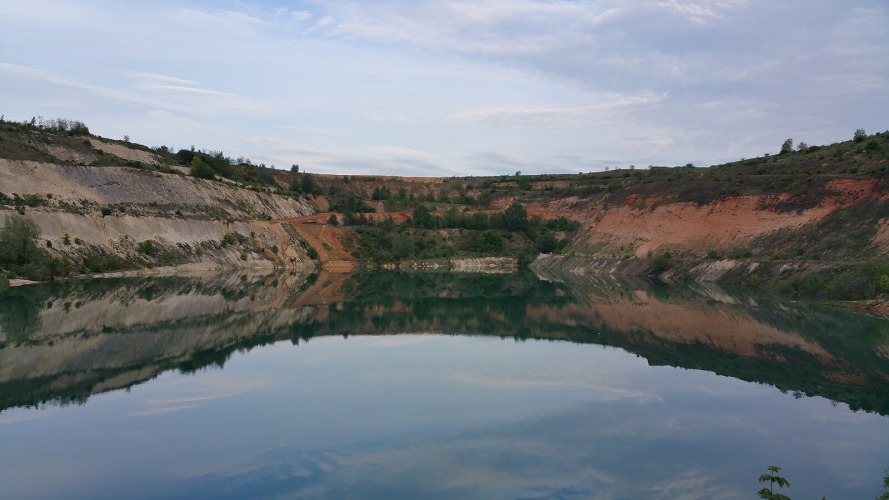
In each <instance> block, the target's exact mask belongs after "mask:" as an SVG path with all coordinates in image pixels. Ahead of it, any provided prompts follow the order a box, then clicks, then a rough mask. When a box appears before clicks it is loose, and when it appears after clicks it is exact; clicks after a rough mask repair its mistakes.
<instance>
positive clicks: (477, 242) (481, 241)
mask: <svg viewBox="0 0 889 500" xmlns="http://www.w3.org/2000/svg"><path fill="white" fill-rule="evenodd" d="M503 248H504V243H503V235H502V234H501V233H500V231H499V230H497V229H490V230H488V231H485V232H483V233H481V234H479V235H478V236H476V237H475V238H474V239H473V240H472V242H471V243H470V244H469V249H470V250H473V251H475V252H479V253H482V254H493V253H498V252H502V251H503Z"/></svg>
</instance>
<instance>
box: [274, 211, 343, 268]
mask: <svg viewBox="0 0 889 500" xmlns="http://www.w3.org/2000/svg"><path fill="white" fill-rule="evenodd" d="M329 218H330V214H316V215H309V216H305V217H291V218H288V219H283V220H279V221H276V222H277V223H279V224H289V225H291V226H292V227H293V228H294V229H295V230H296V231H297V232H298V233H299V235H300V237H302V239H303V240H305V241H306V243H308V244H309V245H310V246H311V247H312V248H314V249H315V251H317V252H318V260H319V261H320V262H321V268H322V269H325V270H327V271H330V272H339V273H346V272H350V271H351V270H352V269H353V268H354V267H355V260H354V259H353V258H352V255H351V254H349V252H347V251H346V249H345V248H343V244H342V240H343V237H344V234H345V230H344V228H342V227H340V226H331V225H328V224H327V220H328V219H329Z"/></svg>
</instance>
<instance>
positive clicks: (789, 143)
mask: <svg viewBox="0 0 889 500" xmlns="http://www.w3.org/2000/svg"><path fill="white" fill-rule="evenodd" d="M792 152H793V139H787V140H786V141H784V144H781V151H780V152H779V153H778V154H781V155H786V154H788V153H792Z"/></svg>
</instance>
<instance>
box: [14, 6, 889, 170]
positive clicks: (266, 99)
mask: <svg viewBox="0 0 889 500" xmlns="http://www.w3.org/2000/svg"><path fill="white" fill-rule="evenodd" d="M886 25H889V6H887V5H886V3H885V2H884V1H883V0H855V2H852V3H851V4H838V3H835V2H814V3H811V2H810V3H805V4H802V3H799V2H756V1H752V0H646V1H641V2H624V1H619V0H602V1H596V2H572V1H567V0H557V1H543V0H495V1H493V2H482V3H479V2H469V1H466V0H444V1H438V0H411V1H408V0H380V1H378V2H358V1H355V0H337V1H333V0H305V1H297V2H293V3H291V4H289V5H287V6H286V7H283V6H270V5H268V4H264V3H262V2H258V1H253V0H247V1H241V0H231V1H226V2H222V3H216V4H212V5H211V4H206V3H198V2H191V1H187V2H184V3H179V4H176V5H175V6H173V7H171V5H170V4H167V3H143V4H138V6H135V7H133V8H130V9H112V8H109V7H107V5H106V4H103V3H102V2H95V3H92V2H91V3H74V4H72V3H65V4H64V5H63V4H59V3H57V2H49V1H47V0H34V1H33V2H29V3H27V4H24V3H21V2H19V3H16V2H6V3H3V4H0V33H2V35H0V43H2V46H4V47H9V48H10V50H8V51H5V52H4V54H2V57H0V77H2V78H3V87H4V95H5V96H8V97H7V99H6V100H5V101H4V110H3V111H4V113H5V114H6V115H7V116H10V117H15V118H17V119H21V118H25V117H30V116H32V115H44V116H66V117H71V118H76V119H81V120H85V121H87V122H88V124H89V125H90V127H91V129H94V130H110V131H114V132H115V133H118V134H119V133H124V132H123V131H120V130H119V129H121V128H126V133H128V134H130V135H131V136H132V137H133V139H134V140H141V141H145V142H149V143H153V144H158V143H169V142H170V141H173V140H185V141H188V143H193V144H196V145H198V146H199V147H207V148H210V149H222V150H225V151H227V152H229V151H230V152H231V154H233V155H235V156H241V155H243V156H250V157H251V158H263V159H262V160H261V161H265V162H266V163H270V164H271V163H274V164H278V165H289V164H292V163H298V164H300V165H305V166H306V167H308V168H312V167H313V166H314V167H316V168H317V169H318V170H325V171H334V170H335V169H343V172H342V173H404V174H409V175H418V174H419V175H423V174H425V175H450V174H456V173H462V172H473V171H475V169H482V170H477V173H483V172H484V173H488V172H490V171H489V170H484V169H485V168H490V167H486V165H488V166H490V165H493V164H496V165H498V166H497V167H496V168H497V169H500V172H501V173H502V172H510V171H514V170H516V169H517V168H519V167H521V168H522V170H523V171H527V172H528V173H534V172H542V171H546V170H548V169H551V168H553V165H558V166H559V168H564V169H565V170H566V171H576V170H579V169H580V168H581V167H583V168H587V167H589V168H601V167H600V166H601V165H603V164H608V163H611V162H612V160H613V159H616V160H617V161H619V162H620V163H621V164H624V165H627V164H631V163H634V164H637V165H639V164H648V163H653V164H667V165H671V164H673V165H675V164H685V163H687V162H689V161H691V162H694V163H695V164H704V165H706V164H710V163H714V162H721V161H725V160H727V159H732V158H734V159H737V158H740V157H751V156H754V155H760V154H762V153H764V152H767V151H774V150H776V148H777V147H778V146H780V143H781V141H783V140H784V139H786V138H787V137H793V138H794V139H795V140H797V141H801V140H802V141H806V142H809V143H810V144H818V143H823V142H833V141H836V140H840V139H843V138H846V137H848V136H849V135H850V134H851V133H852V131H854V130H855V129H857V128H865V129H867V130H868V131H878V130H881V129H885V128H886V126H887V125H886V121H885V113H884V112H882V110H884V109H886V108H887V107H889V71H887V69H886V68H889V52H887V51H886V50H885V47H886V46H889V32H887V30H886V29H885V26H886ZM38 32H39V33H40V34H41V35H40V36H39V37H38V38H37V39H35V40H34V41H33V42H29V44H28V47H27V50H19V49H18V47H20V46H21V44H22V42H21V41H22V40H27V39H30V38H29V37H32V35H33V33H38ZM775 34H780V38H779V39H776V38H775ZM109 40H114V41H115V42H114V43H109ZM59 47H65V50H64V51H60V50H59ZM183 136H188V137H187V138H183ZM257 137H261V138H266V139H269V140H255V138H257ZM391 146H396V147H397V148H403V149H401V150H396V149H391ZM568 158H572V159H573V160H572V161H570V162H569V161H567V159H568ZM560 159H561V160H560ZM510 162H515V163H510Z"/></svg>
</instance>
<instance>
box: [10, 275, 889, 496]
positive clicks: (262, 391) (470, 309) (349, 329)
mask: <svg viewBox="0 0 889 500" xmlns="http://www.w3.org/2000/svg"><path fill="white" fill-rule="evenodd" d="M547 278H548V280H540V279H538V278H537V277H536V276H533V275H528V274H510V275H471V274H435V273H414V274H403V273H391V272H383V273H361V274H356V275H328V274H319V275H312V276H307V275H299V274H297V275H277V276H264V275H250V274H233V275H222V276H215V277H211V278H200V277H177V278H152V279H119V280H88V281H82V282H70V283H65V284H56V285H41V286H37V287H27V288H19V289H14V290H11V291H9V292H7V293H6V294H5V295H4V296H3V297H2V300H0V335H2V347H0V408H2V411H0V441H2V442H3V446H2V447H0V484H2V485H3V492H4V494H6V495H8V496H10V497H21V496H28V497H49V498H52V497H59V496H66V497H82V498H90V497H131V496H142V497H145V496H147V497H213V498H227V497H228V498H243V497H264V496H279V495H280V496H287V497H295V498H324V497H327V498H350V497H360V498H393V497H395V498H535V497H547V498H553V497H554V498H749V497H751V496H752V494H753V492H755V491H756V490H757V489H758V486H759V485H758V484H757V483H756V482H755V479H756V477H757V476H758V475H759V474H760V473H762V472H763V470H764V467H765V466H766V465H770V464H773V463H774V464H778V465H782V466H784V467H785V470H786V471H787V475H788V477H790V479H791V481H792V483H793V484H794V488H793V489H792V490H791V492H790V493H791V496H792V497H794V498H797V497H799V498H808V497H820V496H821V495H827V497H828V498H873V497H874V496H876V495H877V494H878V493H877V491H878V486H879V481H880V477H881V475H880V474H881V471H882V469H883V467H884V466H885V465H884V464H886V463H889V456H887V452H886V449H887V448H886V446H885V442H886V439H887V436H889V419H886V418H884V417H881V416H879V415H875V414H874V413H878V414H880V415H884V416H885V415H887V414H889V405H887V399H889V366H887V357H889V356H887V353H889V351H887V345H889V332H887V322H886V320H884V319H881V318H879V317H875V316H871V315H867V314H861V313H856V312H852V311H846V310H843V309H836V308H826V307H821V306H817V305H813V304H807V303H799V302H792V301H787V300H785V299H782V298H778V297H774V296H770V295H767V294H754V295H750V294H747V293H742V292H738V291H734V290H725V289H722V288H718V287H712V286H704V285H695V286H693V287H671V286H666V285H663V284H651V283H647V282H645V281H638V280H630V281H613V280H608V281H587V282H581V281H578V280H577V279H576V278H569V279H565V278H562V277H558V276H547ZM402 334H408V335H402ZM341 337H348V339H347V340H343V339H342V338H341ZM512 339H515V340H512ZM531 339H540V340H534V341H532V340H531ZM307 342H308V344H307ZM293 344H296V346H294V345H293ZM246 351H251V352H249V354H246ZM239 352H243V353H245V354H244V355H239V354H237V353H239ZM223 366H224V367H225V369H224V370H221V369H217V368H219V367H223ZM673 366H675V367H680V368H683V369H681V370H680V369H674V368H671V367H673ZM710 372H715V373H718V374H721V375H727V376H730V377H733V378H729V377H718V376H714V375H713V374H712V373H710ZM738 379H741V380H738ZM149 380H151V382H150V383H145V382H146V381H149ZM743 380H747V381H754V382H759V383H762V384H768V385H757V384H749V383H746V382H744V381H743ZM771 385H774V386H777V387H778V388H780V389H781V390H782V391H785V392H787V393H788V394H782V393H781V392H779V391H776V390H775V389H774V388H772V387H771ZM119 389H127V392H125V391H123V390H119ZM816 395H817V396H824V397H827V398H830V399H831V400H833V401H836V402H843V403H848V404H849V405H850V406H851V407H852V408H860V409H864V410H867V412H870V413H867V412H850V411H848V409H846V408H845V407H844V406H843V405H837V407H833V406H831V405H830V404H829V403H828V402H826V401H824V400H823V399H820V398H817V397H804V396H816ZM794 397H798V398H799V399H794ZM87 400H89V404H83V405H81V406H77V407H69V406H66V405H68V404H71V403H78V404H79V403H84V402H86V401H87ZM43 403H50V404H49V405H44V404H43ZM32 406H40V408H39V409H33V408H22V407H32Z"/></svg>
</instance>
